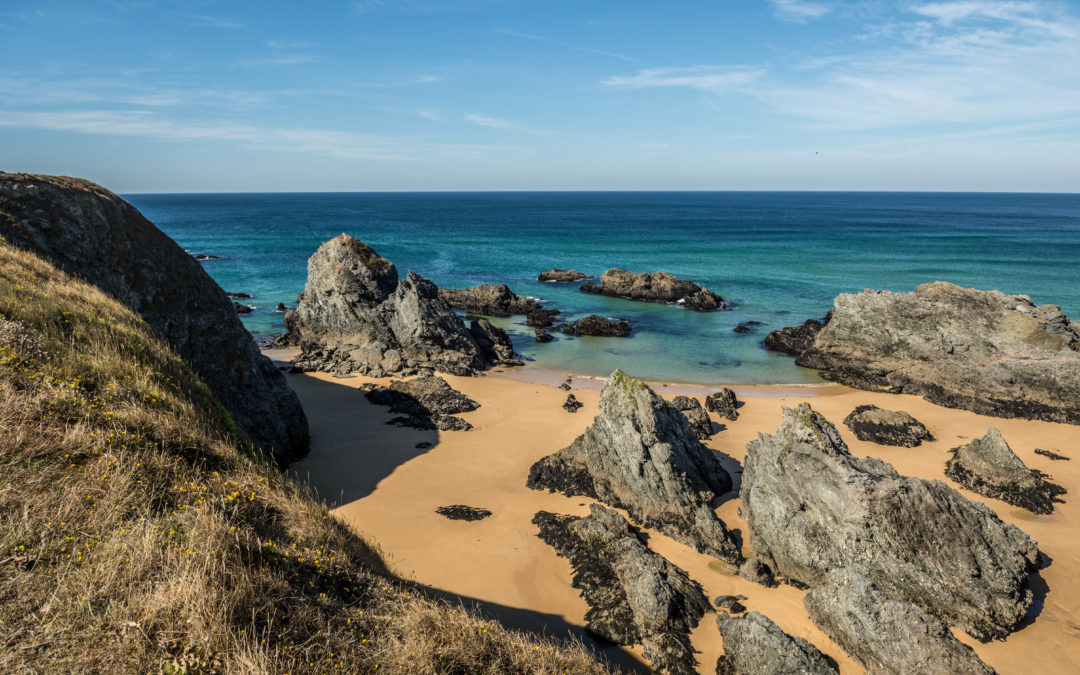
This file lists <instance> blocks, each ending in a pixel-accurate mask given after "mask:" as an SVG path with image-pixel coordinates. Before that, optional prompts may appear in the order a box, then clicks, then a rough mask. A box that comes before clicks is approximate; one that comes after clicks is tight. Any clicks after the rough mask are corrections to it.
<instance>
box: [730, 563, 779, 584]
mask: <svg viewBox="0 0 1080 675" xmlns="http://www.w3.org/2000/svg"><path fill="white" fill-rule="evenodd" d="M739 576H740V577H742V578H743V579H746V580H747V581H751V582H753V583H755V584H760V585H762V586H765V587H766V588H776V587H777V586H779V584H778V583H777V582H776V578H775V577H773V573H772V570H770V569H769V566H768V565H766V564H765V563H763V562H762V561H761V560H759V559H758V557H757V556H755V555H751V556H750V557H749V558H747V559H746V562H744V563H743V564H742V565H741V566H740V567H739Z"/></svg>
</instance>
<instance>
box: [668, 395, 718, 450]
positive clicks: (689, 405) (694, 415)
mask: <svg viewBox="0 0 1080 675" xmlns="http://www.w3.org/2000/svg"><path fill="white" fill-rule="evenodd" d="M671 405H672V406H674V407H675V409H676V410H679V411H681V412H682V414H683V415H686V419H687V421H688V422H690V430H691V431H693V432H694V436H696V437H697V439H698V440H702V441H703V440H705V439H707V438H709V437H710V436H712V420H711V419H709V413H707V412H705V409H704V408H702V407H701V403H700V402H699V401H698V400H697V399H696V398H694V397H693V396H676V397H675V398H673V399H671Z"/></svg>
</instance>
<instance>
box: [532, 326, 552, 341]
mask: <svg viewBox="0 0 1080 675" xmlns="http://www.w3.org/2000/svg"><path fill="white" fill-rule="evenodd" d="M554 339H555V338H554V337H552V335H551V333H549V332H547V331H546V330H544V329H543V328H537V329H536V341H537V342H540V343H544V342H551V341H552V340H554Z"/></svg>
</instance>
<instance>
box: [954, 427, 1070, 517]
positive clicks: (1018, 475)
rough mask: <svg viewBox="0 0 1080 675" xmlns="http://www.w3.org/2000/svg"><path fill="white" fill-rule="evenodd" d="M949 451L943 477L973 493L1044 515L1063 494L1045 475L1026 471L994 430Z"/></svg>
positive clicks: (1063, 489)
mask: <svg viewBox="0 0 1080 675" xmlns="http://www.w3.org/2000/svg"><path fill="white" fill-rule="evenodd" d="M952 452H953V456H952V457H951V458H950V459H949V461H948V462H946V463H945V475H946V476H948V477H949V478H952V479H953V480H954V481H956V482H957V483H959V484H961V485H963V486H964V487H966V488H967V489H969V490H971V491H972V492H977V493H979V494H981V495H984V496H986V497H993V498H994V499H1000V500H1001V501H1003V502H1005V503H1007V504H1012V505H1013V506H1019V507H1020V508H1023V509H1027V510H1028V511H1031V512H1032V513H1040V514H1043V515H1047V514H1050V513H1053V512H1054V502H1060V501H1061V500H1060V499H1058V496H1059V495H1063V494H1065V488H1063V487H1061V486H1059V485H1054V484H1053V483H1051V482H1049V481H1047V480H1046V476H1045V474H1043V473H1042V472H1040V471H1035V470H1033V469H1029V468H1028V467H1027V465H1026V464H1024V461H1023V460H1022V459H1020V458H1019V457H1017V456H1016V453H1014V452H1013V451H1012V448H1010V447H1009V444H1008V443H1006V442H1005V439H1004V437H1002V435H1001V432H1000V431H998V430H997V429H995V428H993V427H990V429H989V430H988V431H987V432H986V435H985V436H983V437H982V438H976V439H975V440H973V441H972V442H970V443H968V444H967V445H964V446H961V447H959V448H954V449H953V451H952Z"/></svg>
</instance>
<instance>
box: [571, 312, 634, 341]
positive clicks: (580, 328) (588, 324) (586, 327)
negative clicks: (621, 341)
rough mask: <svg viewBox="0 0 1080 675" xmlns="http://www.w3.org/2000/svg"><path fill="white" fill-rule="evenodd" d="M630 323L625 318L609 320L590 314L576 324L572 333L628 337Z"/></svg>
mask: <svg viewBox="0 0 1080 675" xmlns="http://www.w3.org/2000/svg"><path fill="white" fill-rule="evenodd" d="M630 330H631V328H630V324H629V323H628V322H627V321H626V320H625V319H619V320H618V321H609V320H607V319H605V318H604V317H602V316H600V315H599V314H590V315H589V316H587V317H585V318H584V319H582V320H580V321H578V322H577V323H575V324H574V326H573V328H572V329H571V331H567V332H570V334H571V335H589V336H594V337H627V336H628V335H630Z"/></svg>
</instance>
